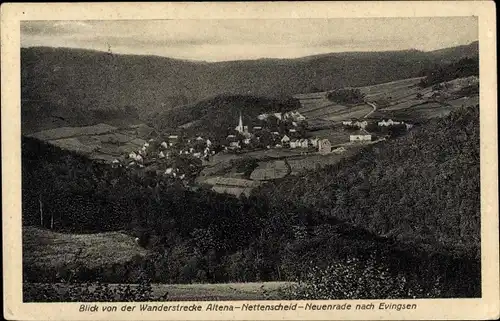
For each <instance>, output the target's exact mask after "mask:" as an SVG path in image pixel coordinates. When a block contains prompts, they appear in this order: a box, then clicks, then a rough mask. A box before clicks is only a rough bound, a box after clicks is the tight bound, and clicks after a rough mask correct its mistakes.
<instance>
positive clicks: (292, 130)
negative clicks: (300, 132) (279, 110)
mask: <svg viewBox="0 0 500 321" xmlns="http://www.w3.org/2000/svg"><path fill="white" fill-rule="evenodd" d="M288 131H289V132H290V133H296V132H297V130H296V129H295V128H290V129H289V130H288Z"/></svg>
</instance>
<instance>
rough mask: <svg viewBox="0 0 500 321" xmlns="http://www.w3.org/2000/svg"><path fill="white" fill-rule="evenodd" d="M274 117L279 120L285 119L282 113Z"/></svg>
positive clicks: (275, 114)
mask: <svg viewBox="0 0 500 321" xmlns="http://www.w3.org/2000/svg"><path fill="white" fill-rule="evenodd" d="M274 117H276V118H278V119H279V120H282V119H283V117H282V115H281V113H274Z"/></svg>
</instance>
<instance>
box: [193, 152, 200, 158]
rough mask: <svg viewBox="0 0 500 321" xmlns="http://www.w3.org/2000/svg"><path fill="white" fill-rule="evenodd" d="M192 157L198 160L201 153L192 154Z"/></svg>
mask: <svg viewBox="0 0 500 321" xmlns="http://www.w3.org/2000/svg"><path fill="white" fill-rule="evenodd" d="M193 156H194V157H196V158H200V157H201V153H194V154H193Z"/></svg>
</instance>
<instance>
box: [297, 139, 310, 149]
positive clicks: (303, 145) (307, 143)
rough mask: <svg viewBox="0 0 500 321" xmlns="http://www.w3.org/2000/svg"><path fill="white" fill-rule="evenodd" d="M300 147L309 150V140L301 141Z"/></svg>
mask: <svg viewBox="0 0 500 321" xmlns="http://www.w3.org/2000/svg"><path fill="white" fill-rule="evenodd" d="M299 144H300V147H302V148H308V147H309V142H308V141H307V139H301V140H299Z"/></svg>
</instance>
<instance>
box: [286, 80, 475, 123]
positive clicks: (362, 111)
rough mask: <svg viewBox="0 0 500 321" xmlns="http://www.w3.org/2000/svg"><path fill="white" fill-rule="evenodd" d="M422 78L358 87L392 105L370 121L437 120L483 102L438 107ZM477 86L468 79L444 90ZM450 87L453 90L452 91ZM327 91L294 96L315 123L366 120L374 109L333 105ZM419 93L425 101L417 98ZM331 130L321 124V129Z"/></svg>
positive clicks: (372, 98) (463, 101)
mask: <svg viewBox="0 0 500 321" xmlns="http://www.w3.org/2000/svg"><path fill="white" fill-rule="evenodd" d="M421 79H422V77H417V78H409V79H402V80H398V81H392V82H388V83H383V84H378V85H373V86H365V87H358V88H357V89H359V90H361V92H363V93H364V94H365V95H366V96H365V99H366V100H367V101H376V100H379V99H384V100H386V101H388V102H389V103H390V105H388V106H378V108H377V111H376V112H375V113H373V114H370V118H387V117H395V118H404V119H406V120H412V119H415V120H423V119H429V118H435V117H443V116H446V115H447V114H448V113H449V112H450V111H451V110H453V109H454V108H455V107H460V106H462V105H465V106H467V105H475V104H478V103H479V100H478V96H477V95H476V96H472V97H467V98H465V99H462V98H460V99H454V100H449V101H447V102H445V103H442V104H438V103H435V102H433V101H432V100H430V101H429V99H431V98H430V95H431V94H433V93H434V92H435V91H433V89H432V88H431V87H427V88H421V87H419V86H418V83H419V82H420V80H421ZM476 83H477V77H467V78H460V79H455V80H453V81H451V82H449V84H448V83H446V84H445V87H446V88H445V89H443V91H444V92H445V93H446V92H448V93H451V91H457V90H459V89H460V88H462V87H464V86H469V85H471V84H472V85H473V84H476ZM448 87H449V88H448ZM326 94H327V92H318V93H311V94H300V95H295V96H294V97H295V98H297V99H299V101H300V103H301V106H302V107H301V108H300V109H298V111H299V112H300V113H302V114H303V115H304V116H305V117H306V118H308V120H309V121H310V122H311V124H313V126H314V121H315V120H318V119H321V120H328V121H331V122H341V121H343V120H348V119H353V118H362V117H364V116H366V115H367V114H368V113H369V112H370V111H371V110H372V108H371V107H370V106H369V105H357V106H352V107H348V106H344V105H340V104H337V103H334V102H331V101H329V100H328V98H326ZM417 94H421V95H422V96H423V98H421V99H417V98H416V96H417ZM321 127H327V126H326V125H323V124H320V126H318V128H321Z"/></svg>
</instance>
